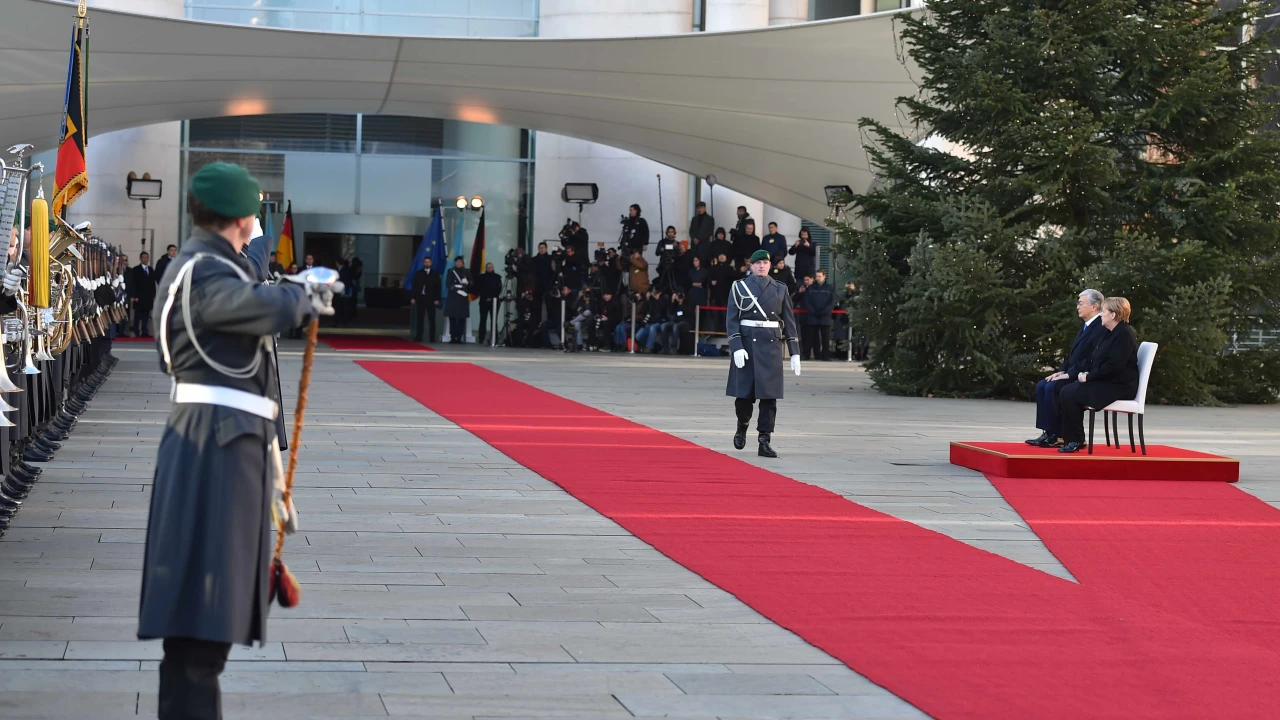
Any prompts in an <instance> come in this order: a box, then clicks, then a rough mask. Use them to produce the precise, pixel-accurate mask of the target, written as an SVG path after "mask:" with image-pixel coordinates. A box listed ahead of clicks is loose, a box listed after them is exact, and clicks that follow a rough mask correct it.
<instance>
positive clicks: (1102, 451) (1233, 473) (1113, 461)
mask: <svg viewBox="0 0 1280 720" xmlns="http://www.w3.org/2000/svg"><path fill="white" fill-rule="evenodd" d="M951 463H952V464H953V465H959V466H961V467H967V468H969V469H971V470H977V471H978V472H983V473H988V474H991V475H999V476H1002V477H1012V478H1064V479H1080V480H1199V481H1210V482H1236V481H1237V480H1239V479H1240V461H1239V460H1237V459H1235V458H1229V457H1223V456H1221V455H1212V454H1209V453H1202V452H1196V451H1194V450H1184V449H1182V448H1176V447H1170V446H1168V445H1148V446H1147V454H1146V455H1143V454H1141V451H1139V452H1138V453H1137V454H1135V453H1132V452H1130V450H1129V446H1128V445H1125V446H1124V447H1123V448H1120V449H1117V448H1113V447H1107V446H1105V445H1097V444H1095V445H1094V446H1093V454H1092V455H1090V454H1088V452H1087V451H1081V452H1078V453H1072V454H1069V455H1064V454H1062V453H1060V452H1058V451H1057V450H1052V449H1046V448H1037V447H1031V446H1030V445H1027V444H1026V443H1005V442H953V443H951Z"/></svg>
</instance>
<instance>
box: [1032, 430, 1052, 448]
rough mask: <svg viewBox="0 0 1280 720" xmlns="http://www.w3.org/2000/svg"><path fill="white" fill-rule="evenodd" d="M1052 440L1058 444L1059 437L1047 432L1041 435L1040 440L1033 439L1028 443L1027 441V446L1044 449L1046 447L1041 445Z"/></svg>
mask: <svg viewBox="0 0 1280 720" xmlns="http://www.w3.org/2000/svg"><path fill="white" fill-rule="evenodd" d="M1050 439H1052V440H1053V441H1054V442H1057V440H1058V437H1057V436H1056V435H1053V434H1051V433H1049V432H1048V431H1046V432H1042V433H1040V437H1038V438H1031V439H1030V440H1028V441H1027V444H1028V445H1031V446H1032V447H1044V446H1043V445H1041V444H1040V443H1042V442H1044V441H1045V440H1050Z"/></svg>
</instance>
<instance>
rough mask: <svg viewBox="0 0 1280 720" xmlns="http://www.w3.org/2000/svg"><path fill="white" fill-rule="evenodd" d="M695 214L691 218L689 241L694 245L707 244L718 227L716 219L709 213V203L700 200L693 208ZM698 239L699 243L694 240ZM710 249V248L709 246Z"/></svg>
mask: <svg viewBox="0 0 1280 720" xmlns="http://www.w3.org/2000/svg"><path fill="white" fill-rule="evenodd" d="M693 212H694V215H693V217H692V218H690V219H689V242H690V243H692V244H693V245H695V246H696V245H698V244H702V245H707V244H709V243H710V242H711V235H712V233H714V232H715V229H716V219H715V218H713V217H711V216H710V215H708V214H707V204H706V203H704V202H699V203H698V204H697V205H696V206H695V207H694V209H693ZM695 240H697V241H698V242H697V243H694V241H695ZM708 249H709V248H708Z"/></svg>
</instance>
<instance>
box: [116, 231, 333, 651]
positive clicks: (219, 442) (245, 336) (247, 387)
mask: <svg viewBox="0 0 1280 720" xmlns="http://www.w3.org/2000/svg"><path fill="white" fill-rule="evenodd" d="M196 253H204V254H206V255H217V256H219V257H223V258H226V259H228V260H230V261H231V262H233V263H235V264H236V265H237V266H239V267H240V268H241V269H242V270H244V271H245V273H246V274H247V275H248V276H249V277H250V278H252V277H253V276H254V274H255V273H254V271H253V268H252V266H251V264H250V263H249V262H248V261H247V260H246V259H244V258H243V257H241V256H240V255H239V254H237V253H236V252H235V251H234V249H233V248H232V246H231V243H229V242H228V241H227V240H225V239H223V238H222V237H220V236H218V235H216V234H214V233H212V232H209V231H207V230H203V229H200V228H197V229H196V231H195V232H194V233H193V235H192V237H191V238H190V239H189V240H188V241H187V242H186V243H185V244H184V245H183V247H182V251H181V252H179V253H178V256H177V257H176V258H175V259H174V261H173V262H171V263H169V267H168V268H167V269H166V270H165V275H164V277H163V278H161V281H160V286H159V288H158V289H157V295H156V297H157V300H156V304H155V308H154V311H153V317H152V321H153V322H152V327H154V328H156V335H157V337H158V336H159V335H160V327H161V317H160V316H161V313H162V311H163V307H164V301H165V299H167V298H168V289H169V285H170V284H171V283H172V282H173V280H174V277H175V276H176V275H177V273H178V272H179V270H180V269H181V268H182V266H183V265H185V264H186V263H187V260H189V259H190V258H191V257H192V256H193V255H195V254H196ZM191 272H192V276H191V278H190V280H188V282H190V283H191V284H192V285H191V288H192V293H191V314H192V318H191V325H192V327H193V328H194V330H195V333H196V336H197V339H198V340H199V341H200V344H201V346H202V347H203V348H204V349H205V352H206V353H208V355H209V356H210V357H211V358H213V359H214V360H215V361H217V362H219V363H222V364H224V365H227V366H230V367H233V368H242V367H244V366H246V365H247V364H248V363H249V361H250V360H251V359H252V358H253V357H254V356H255V355H263V354H264V349H263V345H262V342H261V338H262V336H264V335H270V334H273V333H276V332H280V331H283V330H288V329H290V328H293V327H297V326H299V325H301V324H303V323H304V322H306V321H307V320H308V319H309V315H310V313H311V304H310V302H309V301H308V300H307V297H306V293H305V292H304V290H303V289H302V287H301V286H298V285H288V284H286V285H279V286H269V285H261V284H259V283H257V282H255V281H253V280H249V281H246V280H243V279H241V278H240V277H239V275H238V274H237V273H236V272H235V270H234V269H233V268H231V267H229V266H228V265H227V264H226V263H223V262H221V261H219V260H215V259H213V258H208V257H206V258H204V259H202V260H200V261H199V262H198V263H197V264H196V265H195V266H194V267H193V269H192V271H191ZM182 316H183V313H182V303H181V293H179V294H178V297H177V299H176V300H175V302H174V304H173V309H172V310H171V311H170V315H169V323H168V324H169V327H168V331H169V347H170V354H171V357H172V362H173V371H174V377H175V378H176V380H177V381H178V382H179V383H182V382H189V383H198V384H203V385H221V386H226V387H232V388H235V389H237V390H243V391H246V392H250V393H254V394H256V395H260V396H263V397H274V395H275V391H276V380H275V377H274V370H273V367H272V363H271V362H270V361H269V360H268V359H266V358H265V357H264V359H263V362H262V363H261V365H260V367H259V369H258V371H257V373H256V374H254V375H253V376H252V377H248V378H245V379H236V378H232V377H229V376H227V375H224V374H222V373H220V372H218V371H217V370H215V369H214V368H212V367H210V366H209V365H208V364H206V363H205V361H204V360H203V359H202V358H201V357H200V355H199V354H198V353H197V352H196V349H195V347H194V346H193V345H192V343H191V340H190V338H189V337H188V335H187V332H186V327H185V324H184V322H183V321H182ZM158 347H159V343H157V348H158ZM160 362H161V369H162V370H163V369H164V359H163V356H162V357H161V361H160ZM275 433H276V426H275V423H274V422H272V421H270V420H266V419H264V418H261V417H258V416H257V415H253V414H251V413H248V412H244V411H241V410H235V409H232V408H227V407H222V406H218V405H200V404H184V405H174V406H173V408H172V410H171V411H170V414H169V422H168V426H167V427H166V428H165V431H164V436H163V437H162V438H161V440H160V451H159V454H158V456H157V458H156V471H155V485H154V488H153V489H152V494H151V513H150V516H149V518H148V520H147V545H146V551H145V552H146V554H145V558H144V560H143V568H142V600H141V603H140V607H139V613H138V637H139V638H142V639H147V638H157V637H188V638H198V639H202V640H213V641H219V642H231V643H240V644H245V645H248V644H252V642H253V641H255V640H256V641H258V642H262V641H263V640H265V638H266V615H267V589H268V584H267V583H268V578H267V571H268V566H269V563H270V559H271V549H272V548H271V511H270V504H271V501H272V489H271V487H270V481H269V479H268V477H269V475H268V468H269V459H268V454H267V453H268V447H269V444H270V442H271V439H272V438H273V437H275Z"/></svg>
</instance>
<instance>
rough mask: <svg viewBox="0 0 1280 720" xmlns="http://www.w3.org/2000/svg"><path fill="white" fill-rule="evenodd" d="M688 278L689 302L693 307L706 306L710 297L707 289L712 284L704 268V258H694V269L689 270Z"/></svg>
mask: <svg viewBox="0 0 1280 720" xmlns="http://www.w3.org/2000/svg"><path fill="white" fill-rule="evenodd" d="M687 277H688V280H687V281H686V285H687V286H688V288H689V290H688V293H687V295H688V297H689V302H690V303H692V304H693V305H706V304H707V298H708V297H709V296H708V295H707V287H708V286H710V284H711V282H710V281H709V280H708V279H707V269H706V268H705V267H703V263H702V258H700V257H698V256H696V255H695V256H694V257H693V267H691V268H690V269H689V272H688V275H687Z"/></svg>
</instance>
